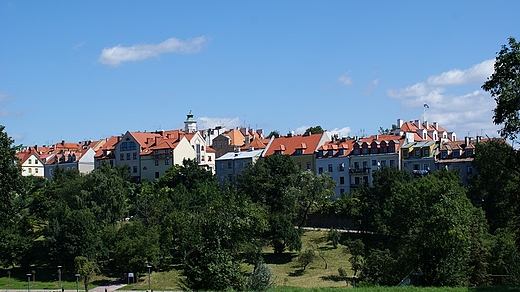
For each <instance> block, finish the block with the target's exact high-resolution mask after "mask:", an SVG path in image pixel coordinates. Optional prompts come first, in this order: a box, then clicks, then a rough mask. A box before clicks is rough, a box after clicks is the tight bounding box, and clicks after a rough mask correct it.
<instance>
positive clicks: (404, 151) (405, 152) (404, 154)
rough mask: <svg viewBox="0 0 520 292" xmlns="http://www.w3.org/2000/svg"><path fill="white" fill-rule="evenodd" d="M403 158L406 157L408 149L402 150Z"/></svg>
mask: <svg viewBox="0 0 520 292" xmlns="http://www.w3.org/2000/svg"><path fill="white" fill-rule="evenodd" d="M403 156H404V157H408V149H404V150H403Z"/></svg>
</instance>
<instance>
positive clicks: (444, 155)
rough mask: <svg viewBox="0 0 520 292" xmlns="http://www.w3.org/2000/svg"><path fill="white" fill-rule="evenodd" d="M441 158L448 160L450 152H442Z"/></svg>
mask: <svg viewBox="0 0 520 292" xmlns="http://www.w3.org/2000/svg"><path fill="white" fill-rule="evenodd" d="M441 158H448V150H442V151H441Z"/></svg>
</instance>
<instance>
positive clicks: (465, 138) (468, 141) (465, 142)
mask: <svg viewBox="0 0 520 292" xmlns="http://www.w3.org/2000/svg"><path fill="white" fill-rule="evenodd" d="M470 142H471V138H470V137H468V136H466V137H464V144H466V147H468V146H469V143H470Z"/></svg>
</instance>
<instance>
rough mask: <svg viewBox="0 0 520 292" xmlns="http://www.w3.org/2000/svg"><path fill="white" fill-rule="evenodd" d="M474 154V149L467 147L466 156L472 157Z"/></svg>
mask: <svg viewBox="0 0 520 292" xmlns="http://www.w3.org/2000/svg"><path fill="white" fill-rule="evenodd" d="M472 155H473V149H466V157H471V156H472Z"/></svg>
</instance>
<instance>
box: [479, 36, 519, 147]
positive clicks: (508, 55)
mask: <svg viewBox="0 0 520 292" xmlns="http://www.w3.org/2000/svg"><path fill="white" fill-rule="evenodd" d="M482 89H484V90H485V91H488V92H489V93H490V94H491V96H492V97H493V98H494V99H495V101H496V104H497V106H496V108H495V110H494V115H493V122H494V123H495V124H497V125H503V127H502V129H501V130H500V135H501V136H502V137H506V138H511V139H515V138H516V136H517V134H518V132H519V131H520V116H519V111H520V43H517V42H516V40H515V39H514V38H512V37H510V38H509V42H508V45H503V46H502V49H501V50H500V51H499V52H498V53H497V57H496V59H495V72H494V73H493V74H492V75H491V76H490V77H489V78H488V79H487V81H486V82H484V84H483V85H482Z"/></svg>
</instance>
